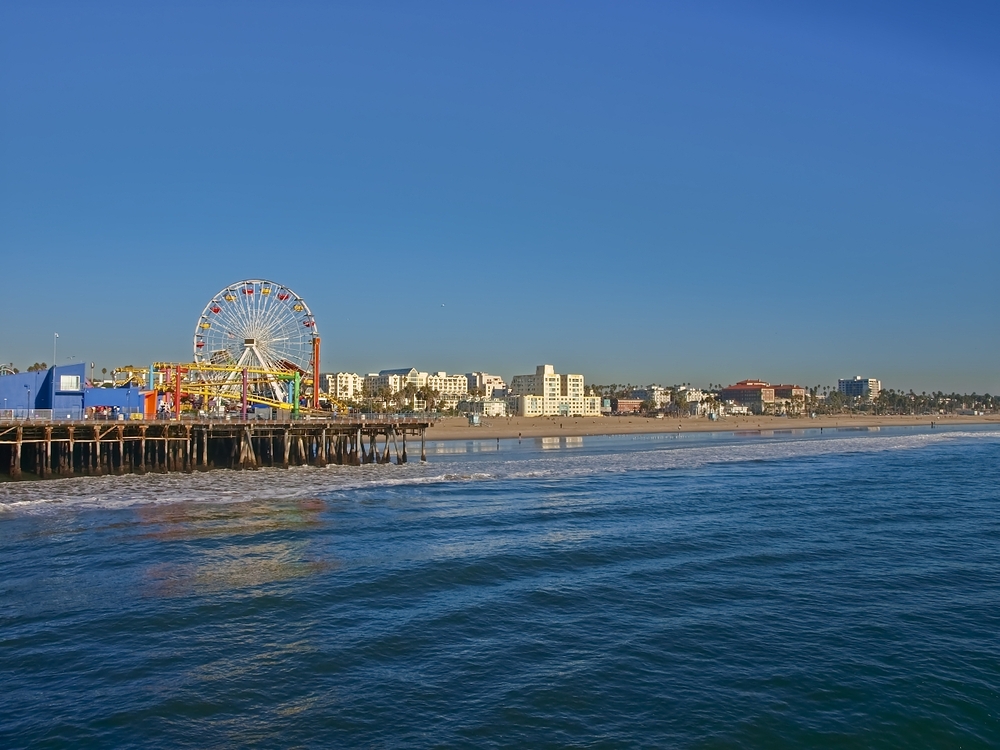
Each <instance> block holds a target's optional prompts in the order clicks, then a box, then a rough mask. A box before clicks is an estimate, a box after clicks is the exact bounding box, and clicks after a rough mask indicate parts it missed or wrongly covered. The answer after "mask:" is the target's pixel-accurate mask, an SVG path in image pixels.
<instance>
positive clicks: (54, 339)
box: [52, 333, 59, 367]
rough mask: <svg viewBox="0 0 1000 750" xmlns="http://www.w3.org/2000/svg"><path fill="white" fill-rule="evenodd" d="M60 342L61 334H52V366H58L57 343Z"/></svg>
mask: <svg viewBox="0 0 1000 750" xmlns="http://www.w3.org/2000/svg"><path fill="white" fill-rule="evenodd" d="M58 340H59V334H58V333H53V334H52V366H53V367H55V366H56V342H57V341H58Z"/></svg>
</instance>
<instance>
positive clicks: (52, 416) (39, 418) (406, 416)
mask: <svg viewBox="0 0 1000 750" xmlns="http://www.w3.org/2000/svg"><path fill="white" fill-rule="evenodd" d="M437 419H438V415H437V414H436V413H433V412H406V413H401V414H394V413H379V412H354V413H351V414H340V413H333V412H325V411H319V412H316V411H309V412H301V413H299V414H292V413H291V412H289V411H275V412H273V413H272V414H270V415H268V416H263V415H261V414H260V413H255V412H253V411H250V412H247V415H246V417H245V418H244V416H243V414H242V413H240V412H228V413H225V414H206V413H196V412H182V413H181V419H180V421H181V422H205V421H209V422H251V423H261V422H268V423H274V422H278V423H287V422H317V421H321V422H335V423H339V424H353V423H357V422H361V423H363V424H373V423H379V424H413V423H418V422H420V423H433V422H435V421H436V420H437ZM83 421H86V422H145V423H159V422H176V421H178V420H177V416H176V415H175V414H174V413H173V412H169V411H164V412H157V413H156V414H153V415H146V414H143V413H142V412H140V411H129V410H108V411H103V412H91V413H87V411H86V410H84V409H0V423H4V422H83Z"/></svg>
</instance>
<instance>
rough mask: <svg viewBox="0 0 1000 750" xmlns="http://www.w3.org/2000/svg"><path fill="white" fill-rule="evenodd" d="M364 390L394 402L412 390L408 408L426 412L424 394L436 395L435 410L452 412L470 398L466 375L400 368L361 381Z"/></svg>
mask: <svg viewBox="0 0 1000 750" xmlns="http://www.w3.org/2000/svg"><path fill="white" fill-rule="evenodd" d="M362 381H363V382H362V388H363V389H364V392H365V393H368V394H369V395H372V396H384V397H385V398H386V399H391V398H393V397H394V396H396V395H397V394H398V393H400V392H402V391H405V390H407V388H408V386H412V389H410V394H411V395H410V400H409V404H410V406H412V407H413V408H414V409H417V410H422V409H425V408H427V396H428V394H427V393H425V391H433V392H434V399H433V402H434V407H435V408H437V409H443V410H446V411H447V410H450V409H454V408H456V407H457V406H458V402H459V401H461V400H462V399H463V398H465V397H466V396H468V394H469V381H468V379H467V378H466V376H465V375H449V374H448V373H446V372H433V373H427V372H420V371H419V370H417V369H416V368H415V367H401V368H397V369H394V370H380V371H379V372H377V373H371V374H369V375H366V376H365V377H364V378H362Z"/></svg>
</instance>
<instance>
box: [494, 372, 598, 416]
mask: <svg viewBox="0 0 1000 750" xmlns="http://www.w3.org/2000/svg"><path fill="white" fill-rule="evenodd" d="M583 385H584V382H583V375H559V374H558V373H556V371H555V368H554V367H553V366H552V365H539V366H538V367H536V368H535V374H534V375H515V376H514V378H513V379H512V380H511V383H510V390H511V393H510V394H508V396H507V413H508V414H510V415H511V416H515V417H577V416H578V417H599V416H601V397H600V396H585V395H584V394H583Z"/></svg>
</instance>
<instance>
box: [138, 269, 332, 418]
mask: <svg viewBox="0 0 1000 750" xmlns="http://www.w3.org/2000/svg"><path fill="white" fill-rule="evenodd" d="M319 363H320V337H319V332H318V330H317V329H316V320H315V318H314V317H313V314H312V311H311V310H310V309H309V306H308V305H307V304H306V302H305V300H304V299H302V297H300V296H299V295H297V294H296V293H295V292H293V291H292V290H291V289H289V288H288V287H286V286H282V285H281V284H277V283H275V282H273V281H266V280H263V279H247V280H246V281H241V282H238V283H236V284H232V285H230V286H228V287H226V288H225V289H223V290H222V291H220V292H219V293H218V294H216V295H215V296H214V297H212V299H211V301H210V302H209V303H208V304H207V305H206V306H205V309H204V310H203V311H202V313H201V316H200V317H199V318H198V323H197V325H196V327H195V330H194V361H193V362H188V363H168V362H157V363H156V364H154V365H153V366H152V368H151V369H150V370H149V371H148V372H147V379H148V387H149V388H150V389H156V390H158V391H160V392H161V393H164V394H169V395H168V401H169V402H170V406H171V407H172V408H171V411H173V412H174V413H175V414H179V413H180V411H181V409H179V408H177V406H178V405H181V407H182V408H183V405H184V403H185V402H187V403H188V404H190V407H191V408H192V409H196V410H198V411H201V412H204V413H206V414H211V413H225V412H226V411H229V410H232V409H233V408H235V407H239V408H240V410H241V411H242V413H243V415H244V416H245V415H246V411H247V409H248V408H249V406H250V405H254V404H259V405H262V406H269V407H272V408H275V409H281V410H289V411H291V412H292V413H293V414H298V413H299V411H300V410H301V409H303V408H305V409H317V410H318V409H319V408H320V382H319V366H320V365H319ZM323 400H325V401H328V402H329V403H330V404H331V405H332V406H333V407H334V408H336V409H337V410H339V411H340V412H341V413H346V411H347V407H346V406H345V405H344V404H341V403H340V402H337V401H335V400H332V399H327V398H325V397H324V399H323Z"/></svg>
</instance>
